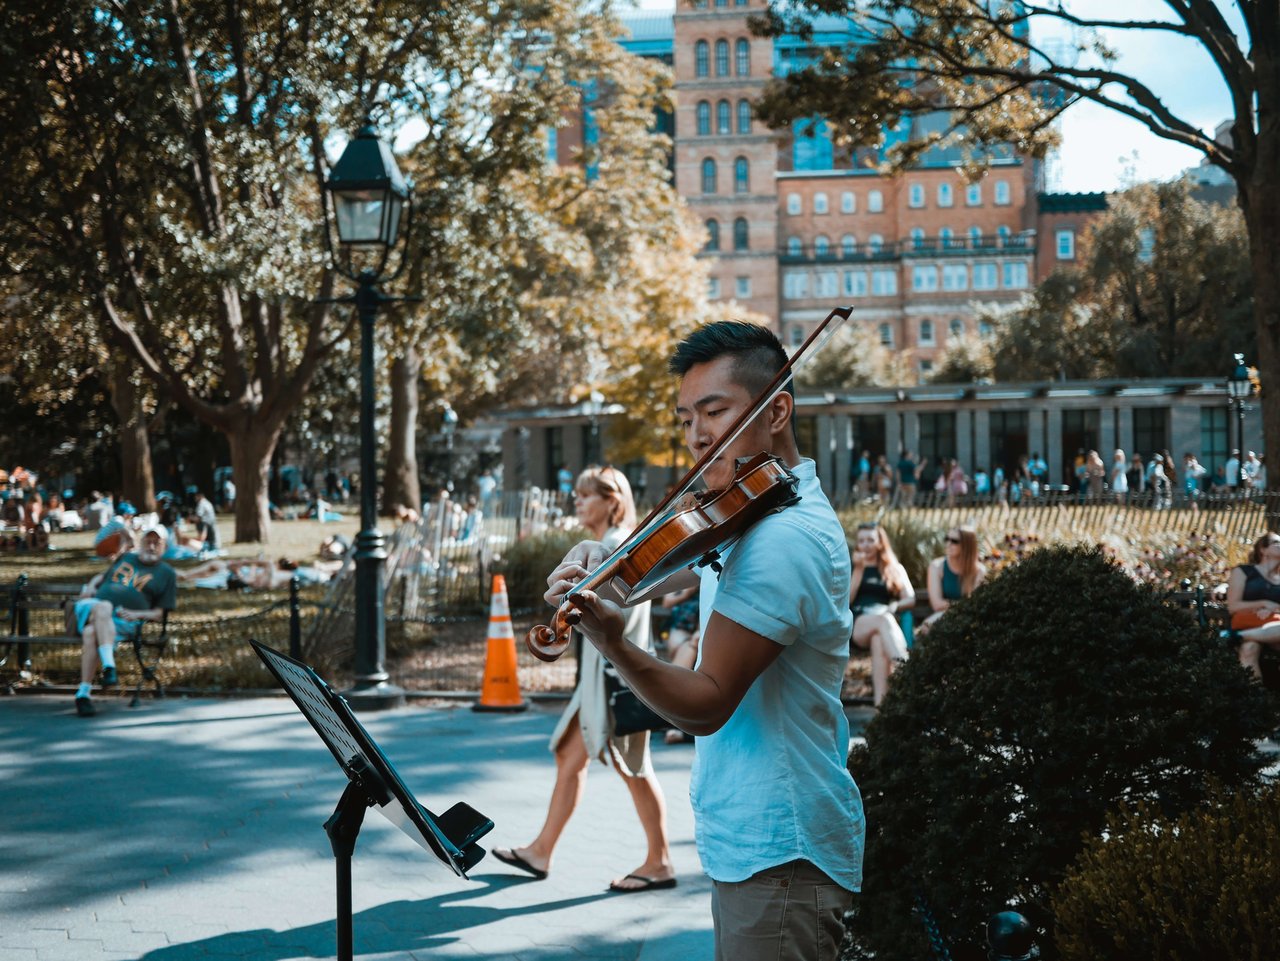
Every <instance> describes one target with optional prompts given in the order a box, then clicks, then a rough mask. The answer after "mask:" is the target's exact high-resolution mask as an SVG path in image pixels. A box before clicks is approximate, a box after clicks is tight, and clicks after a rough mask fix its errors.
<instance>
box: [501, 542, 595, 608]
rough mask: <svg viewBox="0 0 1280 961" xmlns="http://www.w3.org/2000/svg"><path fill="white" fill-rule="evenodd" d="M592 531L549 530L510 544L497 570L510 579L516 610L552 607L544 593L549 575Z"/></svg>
mask: <svg viewBox="0 0 1280 961" xmlns="http://www.w3.org/2000/svg"><path fill="white" fill-rule="evenodd" d="M588 536H589V535H588V534H587V533H586V532H585V531H583V530H582V529H581V528H577V527H575V528H572V529H570V530H567V531H563V530H549V531H544V532H542V533H540V534H532V535H530V536H529V537H525V538H522V539H521V540H518V541H515V542H513V543H511V544H508V545H507V546H506V547H505V548H504V549H503V551H502V556H501V557H498V558H495V559H494V562H493V572H494V573H495V574H501V575H503V577H504V578H505V580H506V582H507V599H508V601H509V602H510V604H511V609H512V610H513V611H543V610H550V608H548V607H547V602H546V601H544V600H543V599H542V595H543V594H544V593H546V590H547V575H548V574H550V573H551V572H552V571H553V570H555V569H556V566H557V565H558V564H559V563H560V561H561V560H563V559H564V555H565V554H567V553H569V549H570V548H571V547H573V545H575V544H577V543H578V542H579V541H582V540H585V539H586V538H587V537H588Z"/></svg>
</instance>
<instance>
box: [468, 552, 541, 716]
mask: <svg viewBox="0 0 1280 961" xmlns="http://www.w3.org/2000/svg"><path fill="white" fill-rule="evenodd" d="M528 706H529V702H528V701H526V700H525V699H524V698H523V697H521V696H520V679H519V677H518V676H517V674H516V635H515V633H514V632H513V631H512V629H511V608H510V607H509V606H508V605H507V581H506V578H504V577H503V576H502V575H501V574H494V575H493V592H492V599H491V600H490V602H489V649H488V650H487V651H486V652H485V656H484V681H483V683H482V684H481V687H480V700H479V701H477V702H476V703H475V704H473V705H472V710H475V711H523V710H524V709H525V708H527V707H528Z"/></svg>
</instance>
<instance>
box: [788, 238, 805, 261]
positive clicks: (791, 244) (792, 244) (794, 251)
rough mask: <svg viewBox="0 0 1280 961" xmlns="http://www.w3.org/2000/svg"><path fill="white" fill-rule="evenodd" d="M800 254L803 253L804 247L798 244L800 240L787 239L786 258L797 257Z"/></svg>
mask: <svg viewBox="0 0 1280 961" xmlns="http://www.w3.org/2000/svg"><path fill="white" fill-rule="evenodd" d="M802 253H804V245H803V244H801V243H800V238H799V237H788V238H787V256H788V257H799V256H800V255H801V254H802Z"/></svg>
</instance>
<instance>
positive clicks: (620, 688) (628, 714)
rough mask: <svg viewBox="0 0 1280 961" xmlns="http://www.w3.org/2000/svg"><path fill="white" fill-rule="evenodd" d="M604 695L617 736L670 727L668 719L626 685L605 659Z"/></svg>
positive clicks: (662, 729)
mask: <svg viewBox="0 0 1280 961" xmlns="http://www.w3.org/2000/svg"><path fill="white" fill-rule="evenodd" d="M604 695H605V697H606V698H607V699H608V701H609V715H610V717H612V718H613V733H614V735H615V736H617V737H625V736H626V735H628V734H639V733H640V732H641V731H665V730H667V729H668V728H670V727H671V722H670V721H668V720H667V719H666V718H665V717H663V716H662V715H661V714H659V713H657V712H656V711H654V709H653V708H651V707H650V706H649V705H648V704H646V703H645V702H644V701H642V700H640V698H638V697H637V696H636V692H635V691H633V690H631V688H629V687H627V682H626V681H624V680H623V679H622V678H621V676H619V674H618V672H617V671H615V670H614V669H613V665H612V664H610V663H608V662H607V661H606V662H605V665H604Z"/></svg>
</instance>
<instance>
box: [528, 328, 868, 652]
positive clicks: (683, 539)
mask: <svg viewBox="0 0 1280 961" xmlns="http://www.w3.org/2000/svg"><path fill="white" fill-rule="evenodd" d="M852 312H853V308H852V307H837V308H836V309H835V310H833V311H832V312H831V313H830V314H828V315H827V317H826V319H825V320H823V321H822V323H820V324H819V325H818V326H817V327H816V328H815V329H814V331H813V333H811V334H810V335H809V337H808V339H806V340H805V342H804V344H802V345H801V347H800V348H799V350H797V351H796V353H795V354H794V355H792V357H791V358H790V359H789V360H788V361H787V363H786V364H784V365H783V367H782V369H781V370H779V371H778V373H777V374H776V375H775V376H774V378H773V380H772V381H771V382H770V383H769V384H768V385H767V386H766V387H765V389H764V390H763V391H761V392H760V394H759V396H757V397H756V399H755V400H754V401H752V403H751V405H750V406H749V407H747V409H746V410H744V411H743V412H742V413H741V414H740V415H739V416H738V418H737V419H736V420H735V421H734V422H733V423H732V424H730V425H729V428H728V429H727V430H726V431H725V432H724V434H723V435H722V436H721V437H720V438H719V439H718V440H717V441H716V442H715V443H714V444H712V445H711V447H710V448H708V449H707V450H706V451H705V452H704V453H703V455H702V456H701V457H699V458H698V461H697V463H695V464H694V465H693V467H691V468H690V469H689V472H688V473H687V474H686V475H685V476H684V477H683V478H682V479H681V480H680V482H679V483H678V484H677V485H675V487H674V488H673V489H672V492H671V493H670V494H668V495H667V497H665V498H664V499H663V500H662V502H661V503H659V504H658V505H657V506H656V507H654V509H653V510H652V511H650V512H649V516H648V517H646V518H645V519H644V520H643V521H642V522H641V523H640V525H639V526H637V527H636V529H635V530H634V531H632V533H631V535H630V536H629V537H628V538H627V539H626V540H625V541H623V542H622V544H621V545H620V546H619V547H618V548H617V550H615V551H614V552H613V553H612V554H611V555H609V556H608V557H606V558H605V559H604V561H603V562H602V563H601V564H600V565H599V566H598V567H597V568H596V569H595V570H594V571H592V572H591V573H590V574H588V575H587V576H586V577H585V578H583V579H582V580H581V581H579V582H578V583H577V584H575V585H574V586H573V588H572V590H570V591H569V592H568V593H567V594H565V596H564V597H563V598H562V599H561V602H560V606H559V607H558V608H557V609H556V612H555V614H554V615H553V616H552V618H551V623H550V624H546V625H536V626H534V627H533V628H532V629H531V630H530V631H529V633H528V634H527V635H526V636H525V646H527V647H528V648H529V651H530V653H531V654H533V656H534V657H536V658H538V659H539V660H543V661H554V660H556V659H557V658H559V657H560V655H562V654H563V653H564V652H565V651H566V650H567V649H568V647H569V642H570V640H571V638H572V632H573V627H574V625H575V624H577V623H578V622H579V621H580V620H581V619H582V615H581V613H580V612H579V611H578V609H577V607H576V603H577V600H578V598H579V597H580V596H581V594H582V592H584V591H595V590H598V589H599V588H600V587H601V586H603V585H605V584H608V585H609V586H610V587H611V588H612V589H613V590H614V591H616V592H617V594H618V595H619V596H620V597H621V599H622V602H623V605H624V606H631V605H634V604H639V603H641V602H643V601H646V600H648V599H649V597H650V596H651V594H652V593H654V592H656V589H657V588H659V587H660V586H661V585H662V583H663V582H664V581H666V580H667V578H669V577H670V576H671V575H672V574H675V573H676V572H678V571H680V570H681V569H683V568H686V567H705V566H707V565H711V566H713V567H715V566H716V564H717V562H718V559H719V557H720V552H721V551H722V550H723V548H724V547H725V546H726V545H727V544H729V543H731V542H732V541H734V540H736V539H737V538H738V537H740V536H741V535H742V534H743V533H745V532H746V531H747V529H748V528H750V527H751V526H752V525H753V524H755V523H756V522H757V521H759V520H760V519H761V518H763V517H765V516H767V515H768V514H771V513H774V512H775V511H779V510H782V509H784V508H786V507H788V506H790V505H791V504H794V503H796V501H798V500H799V496H798V495H797V494H796V487H797V484H798V482H797V480H796V478H795V476H794V475H793V474H792V473H791V472H790V471H789V470H787V468H786V465H784V464H783V463H782V461H781V460H779V459H778V458H777V457H775V456H773V455H772V454H769V453H768V452H765V451H762V452H761V453H759V454H756V455H755V456H753V457H749V458H742V459H740V460H738V462H737V463H736V464H735V469H734V475H733V480H732V481H731V482H730V483H729V485H728V486H727V487H725V488H724V489H723V490H714V491H699V492H691V488H692V487H693V484H694V483H695V482H696V481H697V480H698V478H699V477H701V476H702V474H703V473H704V472H705V470H706V468H707V467H708V466H710V464H711V462H712V461H714V460H715V459H716V458H717V457H719V456H720V453H721V452H722V451H723V450H724V449H725V448H726V447H728V446H729V445H730V444H731V443H733V441H734V440H736V439H737V438H738V436H739V435H740V434H741V433H742V432H743V431H744V430H745V429H746V428H747V425H749V424H750V423H751V422H752V421H753V420H754V419H755V418H756V417H757V416H759V414H760V413H761V411H763V410H764V409H765V407H767V406H768V405H769V403H770V402H771V401H772V400H773V399H774V398H775V397H776V396H777V395H778V394H779V393H781V392H782V390H783V389H784V388H785V387H786V384H787V382H788V380H789V378H790V375H791V371H792V370H794V369H795V367H796V366H798V365H799V364H800V363H801V362H802V361H803V360H807V359H808V358H809V357H810V356H812V355H813V354H814V353H816V352H817V350H818V349H820V348H821V346H822V345H823V344H825V343H826V341H827V340H828V339H829V338H830V337H831V335H832V334H833V333H835V331H836V329H838V327H839V325H840V324H842V323H843V322H844V321H846V320H848V318H849V315H850V314H851V313H852ZM815 343H816V344H817V345H818V346H817V347H816V348H815V347H813V345H814V344H815Z"/></svg>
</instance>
